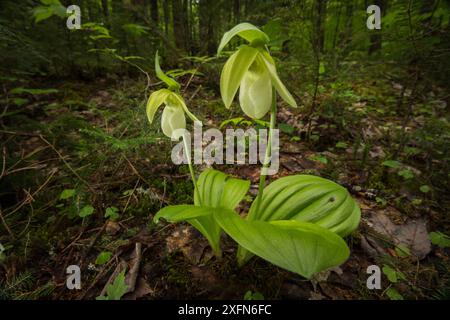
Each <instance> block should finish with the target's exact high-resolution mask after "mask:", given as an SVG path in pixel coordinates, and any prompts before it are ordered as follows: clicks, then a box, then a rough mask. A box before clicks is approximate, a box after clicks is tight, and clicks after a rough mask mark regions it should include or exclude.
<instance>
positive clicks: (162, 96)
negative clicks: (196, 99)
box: [147, 52, 199, 138]
mask: <svg viewBox="0 0 450 320" xmlns="http://www.w3.org/2000/svg"><path fill="white" fill-rule="evenodd" d="M155 70H156V76H157V77H158V78H159V79H160V80H162V81H163V82H164V83H165V84H167V86H168V89H161V90H158V91H155V92H153V93H152V94H151V95H150V98H149V99H148V102H147V117H148V120H149V121H150V123H152V122H153V119H154V117H155V113H156V111H157V110H158V108H159V107H160V106H161V105H162V104H164V105H165V108H164V111H163V114H162V117H161V128H162V131H163V133H164V134H165V135H166V136H168V137H169V138H171V137H172V133H173V132H174V131H175V130H177V129H185V128H186V117H185V115H184V114H185V113H186V114H187V115H188V117H189V118H191V119H192V121H199V120H198V119H197V118H196V117H195V116H194V115H193V114H192V113H191V112H189V110H188V108H187V106H186V103H185V102H184V99H183V97H182V96H181V95H180V94H179V93H178V92H177V91H179V89H180V84H179V83H178V82H176V81H175V80H174V79H172V78H170V77H169V76H167V75H166V74H165V73H164V72H163V71H162V70H161V67H160V66H159V57H158V52H156V56H155Z"/></svg>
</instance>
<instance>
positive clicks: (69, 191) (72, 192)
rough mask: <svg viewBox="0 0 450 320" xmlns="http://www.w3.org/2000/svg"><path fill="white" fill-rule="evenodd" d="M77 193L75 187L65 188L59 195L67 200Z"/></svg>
mask: <svg viewBox="0 0 450 320" xmlns="http://www.w3.org/2000/svg"><path fill="white" fill-rule="evenodd" d="M74 195H75V189H64V190H63V191H62V192H61V195H60V196H59V199H60V200H66V199H69V198H71V197H73V196H74Z"/></svg>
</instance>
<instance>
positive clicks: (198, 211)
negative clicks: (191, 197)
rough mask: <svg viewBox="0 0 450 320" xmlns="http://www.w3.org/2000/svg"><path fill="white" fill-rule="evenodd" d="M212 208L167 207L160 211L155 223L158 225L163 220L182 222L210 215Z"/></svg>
mask: <svg viewBox="0 0 450 320" xmlns="http://www.w3.org/2000/svg"><path fill="white" fill-rule="evenodd" d="M212 210H213V209H212V208H209V207H197V206H194V205H189V204H181V205H176V206H167V207H164V208H162V209H161V210H159V211H158V213H157V214H156V215H155V217H154V218H153V222H155V223H158V222H159V220H160V219H161V218H163V219H165V220H167V221H169V222H180V221H185V220H190V219H195V218H199V217H203V216H207V215H210V214H211V213H212Z"/></svg>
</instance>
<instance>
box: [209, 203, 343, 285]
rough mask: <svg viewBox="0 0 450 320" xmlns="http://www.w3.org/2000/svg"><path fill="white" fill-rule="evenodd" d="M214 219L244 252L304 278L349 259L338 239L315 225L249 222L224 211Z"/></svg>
mask: <svg viewBox="0 0 450 320" xmlns="http://www.w3.org/2000/svg"><path fill="white" fill-rule="evenodd" d="M214 217H215V218H216V220H217V222H218V223H219V225H220V226H221V227H222V228H223V229H224V230H225V232H226V233H227V234H228V235H230V236H231V237H232V238H233V239H234V240H235V241H236V242H237V243H239V245H241V246H242V247H244V248H245V249H246V250H249V251H250V252H252V253H253V254H256V255H258V256H260V257H262V258H264V259H265V260H267V261H269V262H271V263H273V264H275V265H277V266H279V267H281V268H284V269H286V270H289V271H292V272H295V273H298V274H300V275H302V276H304V277H306V278H310V277H311V276H312V275H314V274H315V273H317V272H320V271H322V270H325V269H327V268H330V267H332V266H336V265H339V264H341V263H343V262H344V261H345V260H346V259H347V258H348V256H349V249H348V247H347V245H346V243H345V241H344V240H343V239H342V238H341V237H339V236H338V235H337V234H335V233H333V232H331V231H329V230H327V229H325V228H322V227H320V226H318V225H316V224H312V223H307V222H300V221H288V220H286V221H272V222H264V221H249V220H245V219H242V218H241V217H240V216H239V215H238V214H236V213H235V212H233V211H231V210H227V209H224V208H218V209H216V210H215V212H214Z"/></svg>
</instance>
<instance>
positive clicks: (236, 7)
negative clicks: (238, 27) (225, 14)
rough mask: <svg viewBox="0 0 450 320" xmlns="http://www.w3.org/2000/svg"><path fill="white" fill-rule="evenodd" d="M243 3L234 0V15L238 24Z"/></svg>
mask: <svg viewBox="0 0 450 320" xmlns="http://www.w3.org/2000/svg"><path fill="white" fill-rule="evenodd" d="M240 13H241V3H240V0H234V3H233V16H234V23H235V24H238V23H239V22H240V20H241V15H240Z"/></svg>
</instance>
